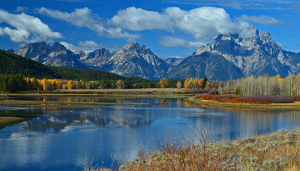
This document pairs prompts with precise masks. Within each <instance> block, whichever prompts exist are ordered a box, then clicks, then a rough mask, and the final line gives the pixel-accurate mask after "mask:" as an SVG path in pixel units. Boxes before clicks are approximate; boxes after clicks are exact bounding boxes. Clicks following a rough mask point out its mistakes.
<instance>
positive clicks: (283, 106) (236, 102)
mask: <svg viewBox="0 0 300 171" xmlns="http://www.w3.org/2000/svg"><path fill="white" fill-rule="evenodd" d="M185 100H186V101H188V102H192V103H195V104H199V105H202V106H208V107H218V108H225V109H226V108H243V109H257V110H297V111H299V110H300V101H298V100H299V98H296V97H280V96H279V97H277V96H269V97H268V96H267V97H238V96H233V95H225V96H220V95H207V94H201V95H195V96H194V97H189V98H186V99H185Z"/></svg>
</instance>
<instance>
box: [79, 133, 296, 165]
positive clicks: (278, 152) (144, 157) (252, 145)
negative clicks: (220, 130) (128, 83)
mask: <svg viewBox="0 0 300 171" xmlns="http://www.w3.org/2000/svg"><path fill="white" fill-rule="evenodd" d="M197 137H198V138H199V140H200V142H202V143H192V142H184V143H178V142H173V141H168V142H159V143H158V144H157V150H154V151H151V152H149V153H146V152H144V151H143V149H142V150H141V153H140V157H139V158H137V159H135V160H134V161H129V162H126V163H125V164H123V165H122V166H120V168H119V170H120V171H129V170H135V171H142V170H180V171H184V170H285V171H294V170H299V169H300V128H299V127H298V128H297V129H296V130H280V131H278V132H273V133H269V134H264V135H255V136H252V137H247V138H243V139H239V138H238V139H236V140H235V141H233V142H210V141H209V138H210V137H209V133H203V134H201V135H198V136H196V137H195V138H197ZM143 152H144V153H143ZM85 170H86V171H87V170H101V171H102V170H106V169H101V168H92V167H90V168H85Z"/></svg>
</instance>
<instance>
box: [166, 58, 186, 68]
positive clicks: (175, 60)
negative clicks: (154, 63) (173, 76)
mask: <svg viewBox="0 0 300 171" xmlns="http://www.w3.org/2000/svg"><path fill="white" fill-rule="evenodd" d="M183 60H184V58H167V59H164V61H165V62H166V63H167V64H169V65H171V66H175V65H178V64H179V63H180V62H181V61H183Z"/></svg>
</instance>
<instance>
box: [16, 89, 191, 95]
mask: <svg viewBox="0 0 300 171" xmlns="http://www.w3.org/2000/svg"><path fill="white" fill-rule="evenodd" d="M23 93H25V94H37V93H39V94H85V95H87V94H97V95H101V94H104V95H107V94H110V95H140V94H142V95H145V94H152V95H160V94H168V95H170V94H193V93H194V92H193V91H192V90H187V89H184V88H182V89H177V88H145V89H70V90H69V89H59V90H53V91H27V92H26V91H24V92H21V93H19V94H23Z"/></svg>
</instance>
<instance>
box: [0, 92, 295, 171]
mask: <svg viewBox="0 0 300 171" xmlns="http://www.w3.org/2000/svg"><path fill="white" fill-rule="evenodd" d="M57 99H64V100H68V101H70V100H71V101H83V100H82V99H80V98H76V97H64V98H60V97H57V98H50V99H47V100H57ZM35 100H36V99H35ZM38 100H42V99H38ZM84 100H85V101H103V102H105V101H112V102H123V103H156V104H158V105H99V106H104V107H106V108H95V109H75V110H74V109H73V110H41V109H35V110H24V109H22V108H19V109H18V110H11V109H10V108H5V107H0V112H1V111H2V113H9V114H14V113H15V114H16V115H18V114H20V113H23V114H24V113H26V114H27V115H28V116H32V117H31V118H29V119H27V121H24V122H22V123H20V124H15V125H10V126H7V127H5V128H0V161H1V162H0V170H83V169H84V167H85V166H87V165H89V164H90V161H92V160H93V165H96V164H98V165H99V166H101V165H103V166H106V167H111V165H112V164H113V165H114V166H118V165H119V164H120V163H122V162H124V161H128V160H133V159H134V158H136V157H137V154H138V150H139V147H140V146H141V144H143V146H146V147H149V148H150V147H152V146H155V142H154V140H153V138H154V137H156V136H158V139H165V140H166V139H169V138H175V139H178V140H180V139H183V138H184V137H190V136H191V135H193V134H194V133H195V132H196V133H197V131H196V128H197V129H198V130H200V131H205V129H209V130H210V134H211V139H217V140H221V141H228V140H234V139H236V138H237V137H247V136H252V135H255V134H256V133H257V134H260V133H267V132H271V131H276V130H279V129H282V128H284V129H293V128H296V127H297V126H299V124H300V122H299V121H300V113H299V112H296V111H255V110H223V109H218V108H205V107H201V106H197V105H192V104H190V103H187V102H184V101H183V100H182V99H157V98H149V99H126V98H95V99H93V98H87V99H84ZM35 114H40V115H39V116H35ZM33 116H34V117H33ZM153 132H156V133H153Z"/></svg>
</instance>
